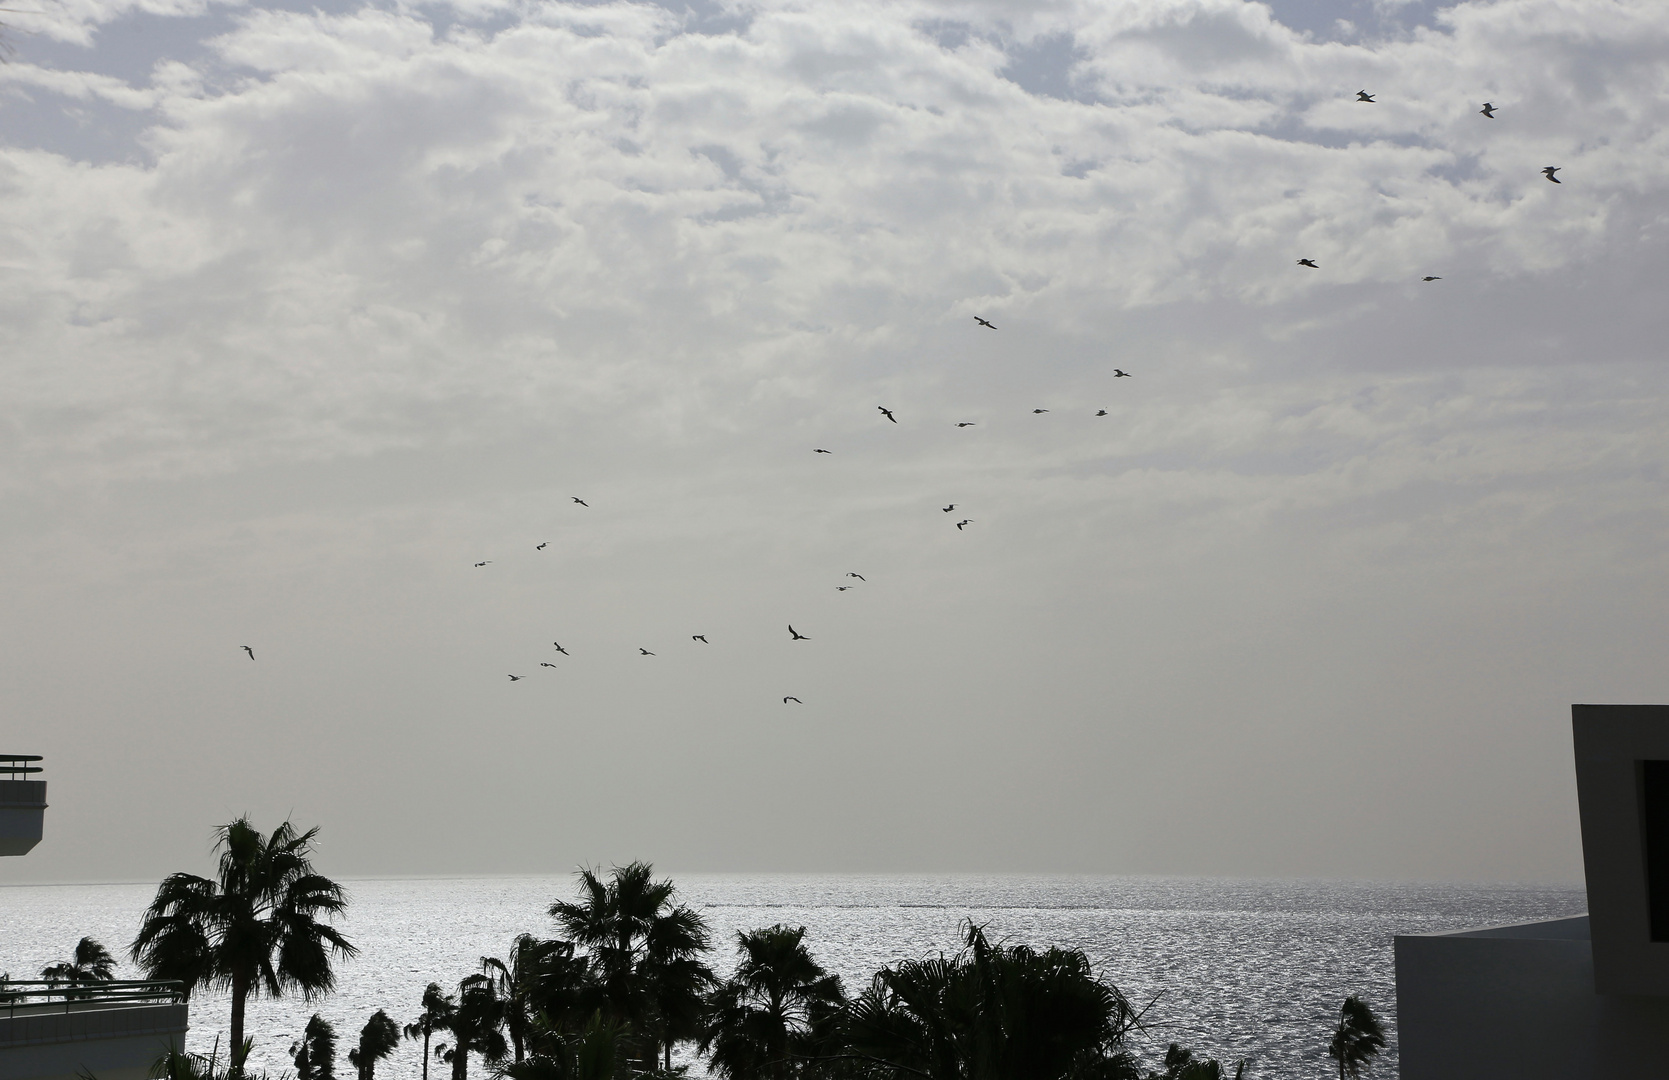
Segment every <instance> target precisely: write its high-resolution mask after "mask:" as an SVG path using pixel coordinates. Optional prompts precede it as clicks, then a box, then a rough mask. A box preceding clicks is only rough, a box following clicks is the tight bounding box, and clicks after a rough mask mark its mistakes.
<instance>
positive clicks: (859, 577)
mask: <svg viewBox="0 0 1669 1080" xmlns="http://www.w3.org/2000/svg"><path fill="white" fill-rule="evenodd" d="M846 576H847V577H855V578H857V579H858V580H859V581H868V580H869V579H868V578H866V577H864V576H863V575H862V574H847V575H846Z"/></svg>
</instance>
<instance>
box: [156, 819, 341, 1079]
mask: <svg viewBox="0 0 1669 1080" xmlns="http://www.w3.org/2000/svg"><path fill="white" fill-rule="evenodd" d="M318 832H319V830H318V829H316V828H315V829H309V830H307V831H306V832H304V833H298V832H296V830H295V828H294V826H292V825H291V824H290V823H289V822H288V821H286V822H284V823H283V824H282V825H280V826H278V827H277V828H276V829H274V830H273V831H272V835H271V836H263V835H262V834H261V832H260V830H258V829H256V828H255V826H253V825H251V824H250V823H249V819H248V818H247V817H241V818H239V819H238V820H236V821H234V822H232V823H231V824H230V825H226V826H223V827H222V828H220V829H219V830H218V837H219V839H218V841H217V842H216V844H215V847H216V849H217V850H218V851H219V852H220V866H219V871H218V873H217V875H216V877H215V878H213V879H210V878H202V877H197V876H196V875H195V874H171V875H169V876H168V877H167V878H166V879H164V880H163V882H162V884H161V886H159V887H158V889H157V893H156V900H155V901H153V902H152V904H151V906H150V908H149V910H147V911H146V912H145V922H144V925H142V926H141V927H140V928H139V935H138V936H137V937H135V938H134V939H133V946H132V948H131V949H130V950H129V951H130V953H131V955H132V957H133V960H134V962H135V963H137V964H138V965H139V966H140V967H141V968H143V969H144V971H145V974H146V975H147V976H148V977H149V978H152V979H179V980H180V981H182V982H184V983H185V986H186V991H187V993H190V992H192V991H195V990H197V989H199V988H202V987H205V986H211V987H215V988H218V989H226V990H230V991H231V994H232V1023H231V1028H232V1030H231V1040H230V1041H231V1045H232V1047H233V1052H232V1060H231V1062H230V1068H231V1071H232V1072H233V1073H234V1074H241V1072H242V1070H243V1061H244V1057H245V1051H244V1049H243V1047H244V1035H243V1028H244V1007H245V1004H246V1002H247V1001H248V999H249V998H250V997H259V996H260V995H261V994H262V993H263V992H264V993H266V994H267V995H268V996H270V997H282V996H283V994H284V992H285V991H286V990H289V991H300V993H301V995H302V997H303V998H304V999H305V1000H308V1001H311V1000H312V999H313V998H314V997H316V996H318V995H320V994H324V993H328V992H329V991H330V990H331V989H333V988H334V987H335V985H336V973H335V971H334V970H332V968H331V957H332V955H333V954H334V955H335V956H336V957H338V958H347V957H351V956H354V955H356V954H357V953H358V951H359V950H358V949H356V948H354V946H353V945H351V944H349V943H348V940H347V939H346V938H344V937H343V936H342V935H341V934H340V933H339V932H338V931H337V930H336V929H335V928H334V927H332V926H330V925H329V924H328V923H324V922H320V921H319V917H320V916H325V917H327V918H328V917H331V916H335V915H337V914H340V913H341V912H342V911H343V910H344V909H345V908H346V907H347V895H346V894H345V893H344V892H343V890H342V887H341V886H340V885H338V884H336V883H335V882H334V881H331V880H330V879H329V878H326V877H323V876H321V875H319V874H317V873H315V872H314V871H313V863H312V860H311V858H310V857H309V856H310V855H311V854H312V847H313V838H314V837H315V836H317V835H318Z"/></svg>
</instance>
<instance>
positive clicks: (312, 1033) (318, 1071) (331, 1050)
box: [290, 1013, 336, 1080]
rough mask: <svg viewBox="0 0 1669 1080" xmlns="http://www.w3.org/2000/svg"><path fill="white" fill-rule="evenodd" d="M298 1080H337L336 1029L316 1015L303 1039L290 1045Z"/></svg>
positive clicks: (308, 1022)
mask: <svg viewBox="0 0 1669 1080" xmlns="http://www.w3.org/2000/svg"><path fill="white" fill-rule="evenodd" d="M290 1060H291V1061H293V1062H295V1065H296V1080H336V1028H335V1027H333V1026H332V1025H331V1023H330V1021H329V1020H326V1019H325V1018H324V1017H322V1016H320V1015H319V1014H318V1013H314V1014H313V1016H312V1018H311V1019H309V1020H308V1021H307V1027H306V1028H304V1029H303V1030H302V1033H301V1038H300V1039H297V1040H296V1041H295V1042H293V1043H291V1044H290Z"/></svg>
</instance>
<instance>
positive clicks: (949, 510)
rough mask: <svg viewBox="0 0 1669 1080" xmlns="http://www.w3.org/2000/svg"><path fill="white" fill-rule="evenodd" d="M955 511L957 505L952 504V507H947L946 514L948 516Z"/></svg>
mask: <svg viewBox="0 0 1669 1080" xmlns="http://www.w3.org/2000/svg"><path fill="white" fill-rule="evenodd" d="M955 509H956V504H955V503H951V504H950V505H949V506H947V507H945V513H947V514H948V513H950V512H951V511H952V510H955Z"/></svg>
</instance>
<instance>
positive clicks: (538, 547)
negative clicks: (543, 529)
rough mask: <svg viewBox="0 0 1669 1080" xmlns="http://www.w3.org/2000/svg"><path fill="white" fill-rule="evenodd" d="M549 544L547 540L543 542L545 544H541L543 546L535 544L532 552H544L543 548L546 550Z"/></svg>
mask: <svg viewBox="0 0 1669 1080" xmlns="http://www.w3.org/2000/svg"><path fill="white" fill-rule="evenodd" d="M549 544H550V541H549V540H546V541H545V542H544V543H543V544H535V545H534V546H533V550H534V551H544V550H545V548H546V547H547V546H549Z"/></svg>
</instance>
